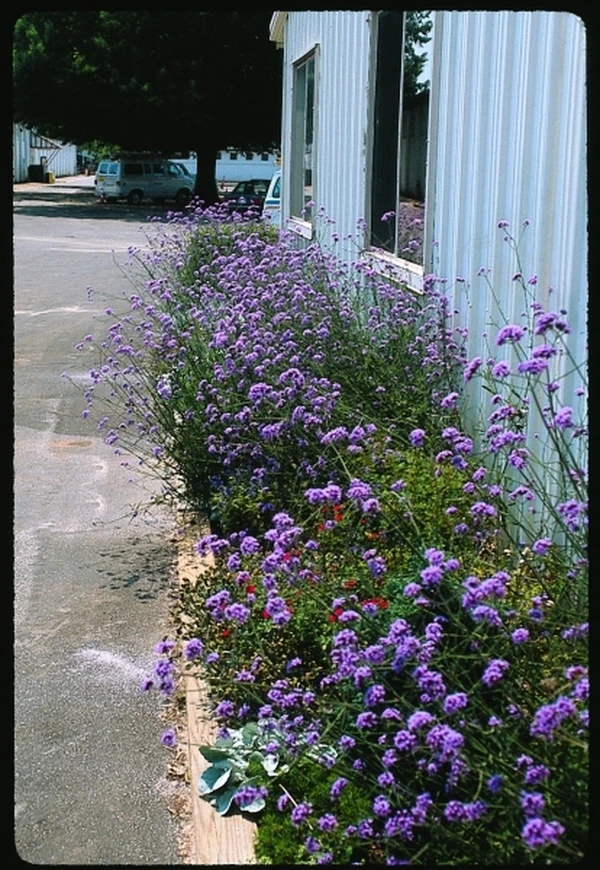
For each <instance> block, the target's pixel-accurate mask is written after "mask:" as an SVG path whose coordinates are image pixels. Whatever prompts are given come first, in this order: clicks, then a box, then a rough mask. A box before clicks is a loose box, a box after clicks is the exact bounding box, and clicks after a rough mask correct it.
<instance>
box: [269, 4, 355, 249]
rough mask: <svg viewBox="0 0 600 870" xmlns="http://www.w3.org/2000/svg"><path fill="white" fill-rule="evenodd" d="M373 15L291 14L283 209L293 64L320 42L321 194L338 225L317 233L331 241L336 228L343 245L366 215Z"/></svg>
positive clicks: (317, 174)
mask: <svg viewBox="0 0 600 870" xmlns="http://www.w3.org/2000/svg"><path fill="white" fill-rule="evenodd" d="M369 22H370V13H369V12H367V11H360V12H289V13H288V16H287V21H286V35H285V49H284V97H283V120H282V161H281V162H282V173H283V179H284V185H283V192H282V212H283V215H284V217H287V216H289V213H290V207H289V198H288V191H289V186H290V185H289V177H288V175H287V173H288V172H289V165H290V160H289V155H290V143H291V106H292V83H293V66H292V65H293V63H294V62H295V61H297V60H299V59H300V58H302V57H303V56H304V55H305V54H307V53H308V52H309V51H311V50H312V49H313V48H314V47H315V45H318V46H319V56H318V73H317V96H316V105H317V119H316V132H315V153H316V163H315V170H314V196H315V201H316V203H317V209H319V208H321V209H322V210H323V214H324V215H325V216H326V217H331V218H333V219H334V220H335V221H336V223H335V225H334V224H326V223H324V222H322V221H319V224H318V227H319V228H318V231H317V235H318V237H319V238H320V239H322V241H323V242H324V244H325V245H328V244H330V242H331V233H332V232H336V233H338V235H339V237H340V242H339V243H337V244H338V247H343V246H344V245H346V246H347V247H349V249H352V250H353V252H354V255H356V254H357V250H356V248H355V247H353V246H352V245H349V243H348V242H346V241H345V237H346V236H347V235H349V234H352V235H353V236H354V235H355V234H356V228H357V221H358V219H359V218H360V217H364V212H365V203H366V199H365V183H366V179H365V148H366V139H367V118H368V97H369V95H368V82H369V52H370V23H369Z"/></svg>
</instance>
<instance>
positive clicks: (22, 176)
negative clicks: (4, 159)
mask: <svg viewBox="0 0 600 870" xmlns="http://www.w3.org/2000/svg"><path fill="white" fill-rule="evenodd" d="M40 142H42V143H47V144H43V145H40V144H39V143H40ZM49 143H50V140H49V139H46V138H45V137H41V138H40V137H37V136H36V135H35V134H34V133H32V131H31V130H28V129H27V128H26V127H23V126H21V124H13V181H14V182H22V181H27V180H28V178H29V166H30V165H34V164H40V163H41V162H43V161H44V162H45V163H46V171H47V172H52V173H54V176H55V177H56V178H62V177H64V176H69V175H76V174H77V146H76V145H70V144H63V143H60V142H57V143H55V144H54V145H51V144H49ZM42 158H43V161H42Z"/></svg>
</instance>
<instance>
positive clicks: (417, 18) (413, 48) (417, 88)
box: [403, 10, 433, 103]
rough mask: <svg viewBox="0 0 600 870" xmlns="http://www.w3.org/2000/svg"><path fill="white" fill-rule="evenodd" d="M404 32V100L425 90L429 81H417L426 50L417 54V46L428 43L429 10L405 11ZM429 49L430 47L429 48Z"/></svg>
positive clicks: (431, 25)
mask: <svg viewBox="0 0 600 870" xmlns="http://www.w3.org/2000/svg"><path fill="white" fill-rule="evenodd" d="M405 27H406V34H405V37H404V85H403V88H404V101H405V103H406V101H407V100H410V99H412V98H413V97H415V96H417V94H420V93H423V91H425V90H427V88H428V86H429V82H422V81H419V77H420V76H421V73H422V72H423V70H424V68H425V63H426V60H427V53H428V52H427V51H425V52H423V53H422V54H418V48H422V47H423V46H426V45H428V43H429V41H430V40H431V29H432V27H433V21H432V18H431V12H430V11H426V10H421V11H419V12H407V13H406V17H405ZM428 50H430V47H429V49H428Z"/></svg>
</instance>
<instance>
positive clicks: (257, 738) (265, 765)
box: [198, 722, 287, 815]
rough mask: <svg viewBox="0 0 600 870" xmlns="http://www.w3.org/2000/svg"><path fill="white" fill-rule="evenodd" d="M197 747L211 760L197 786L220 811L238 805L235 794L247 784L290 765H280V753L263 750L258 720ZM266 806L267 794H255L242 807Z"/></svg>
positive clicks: (251, 810) (249, 810) (255, 810)
mask: <svg viewBox="0 0 600 870" xmlns="http://www.w3.org/2000/svg"><path fill="white" fill-rule="evenodd" d="M262 742H264V740H263V741H262ZM198 749H199V751H200V753H201V754H202V755H203V757H204V758H205V759H206V760H207V761H208V762H209V767H207V768H206V770H204V771H203V772H202V774H201V775H200V778H199V781H198V790H199V792H200V796H201V797H202V798H204V799H205V800H207V801H208V802H209V803H210V804H211V806H214V807H215V809H216V810H217V812H218V813H219V814H220V815H225V814H226V813H227V812H229V811H230V810H231V809H232V807H235V799H236V795H237V796H239V795H240V793H241V790H242V789H243V788H244V787H246V786H249V785H252V786H257V785H260V784H261V783H262V782H264V781H265V780H268V779H269V778H272V777H275V776H277V775H278V774H281V773H282V772H285V770H286V769H287V768H286V767H285V765H283V766H282V767H280V766H279V760H280V759H279V756H278V755H275V754H273V753H265V752H263V751H262V747H261V734H260V731H259V728H258V725H257V724H256V723H255V722H247V723H246V724H245V725H244V726H243V727H242V728H239V729H230V731H229V735H228V736H227V737H217V738H216V740H215V743H214V746H199V747H198ZM264 807H265V801H264V798H263V797H261V796H256V797H254V798H253V799H252V800H251V801H250V802H246V803H244V804H243V805H242V807H241V808H242V809H243V811H244V812H245V813H258V812H260V811H261V810H262V809H264Z"/></svg>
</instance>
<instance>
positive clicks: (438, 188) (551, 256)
mask: <svg viewBox="0 0 600 870" xmlns="http://www.w3.org/2000/svg"><path fill="white" fill-rule="evenodd" d="M435 40H436V48H435V52H436V56H435V58H434V69H433V88H432V96H433V95H434V94H435V97H434V99H433V105H432V113H431V125H430V162H429V167H428V172H429V174H428V196H427V208H428V216H429V226H428V229H429V241H430V242H433V243H435V245H434V247H433V254H432V261H431V263H430V267H431V269H432V271H434V272H435V273H436V274H437V275H440V276H442V277H444V278H446V279H448V291H449V293H450V294H451V295H452V297H453V299H454V302H455V307H456V308H457V309H458V310H459V312H460V314H459V318H460V320H461V321H462V322H463V323H465V324H466V325H467V326H468V327H469V332H470V339H469V348H470V355H471V356H476V355H481V356H485V355H484V354H483V353H482V345H483V342H482V333H483V332H484V331H486V330H487V329H488V326H489V323H490V321H493V322H495V323H496V324H498V325H503V324H504V323H505V322H509V323H517V324H519V323H523V317H522V311H523V310H524V300H523V293H522V290H521V289H520V287H519V286H518V283H517V282H516V281H513V280H512V278H513V275H514V274H515V272H517V271H518V269H517V262H516V259H515V256H514V254H513V252H511V250H510V247H509V245H508V244H507V243H506V242H505V241H504V232H502V230H500V229H498V222H499V221H508V222H509V231H510V232H511V234H513V235H514V236H516V237H517V238H518V237H521V235H522V239H521V243H520V257H521V264H522V271H523V275H524V278H525V280H526V281H527V280H528V279H529V278H530V277H532V276H533V275H535V276H537V284H536V285H535V291H536V298H537V299H538V301H540V302H541V303H542V305H544V307H547V308H548V309H550V310H553V311H557V312H558V311H559V310H560V309H561V308H564V309H566V310H567V312H568V315H567V316H568V320H569V322H570V325H571V327H572V330H573V331H572V334H571V335H570V336H569V340H570V343H571V345H572V346H573V347H574V348H575V352H576V356H577V358H578V359H579V360H585V359H586V357H587V243H588V239H587V229H586V224H587V190H586V93H585V87H586V85H585V30H584V25H583V23H582V21H581V20H580V19H579V18H577V17H576V16H575V15H573V14H571V13H567V12H556V13H555V12H541V11H540V12H537V11H535V12H521V11H519V12H511V11H501V12H487V11H486V12H479V11H468V12H438V13H436V25H435ZM524 221H530V224H529V226H527V227H526V229H524V228H523V222H524ZM482 266H483V267H486V268H489V269H490V270H491V271H490V275H489V277H490V280H491V282H492V284H493V286H494V288H495V291H496V294H497V296H498V297H499V300H500V303H501V304H500V309H502V311H503V313H504V315H505V316H506V320H505V319H504V317H503V316H502V314H501V312H500V310H499V308H498V306H496V304H495V303H494V300H493V294H492V292H491V291H490V289H489V288H488V286H487V284H486V282H485V280H484V279H483V278H482V277H477V272H478V270H479V269H480V267H482ZM457 277H460V278H462V279H464V281H465V283H463V282H459V283H455V280H454V279H456V278H457ZM532 289H533V285H532ZM493 332H494V330H490V336H491V338H493ZM494 350H496V351H497V350H498V349H497V348H494ZM571 368H572V366H571V365H570V364H569V363H568V361H567V360H566V359H565V360H564V365H563V372H567V371H568V370H569V369H571ZM579 385H580V376H579V375H578V374H577V373H575V372H573V373H572V374H570V375H569V376H568V377H566V379H565V380H564V381H563V393H562V398H563V399H564V402H565V403H566V404H568V405H572V406H574V407H575V406H576V405H577V403H578V401H581V400H577V399H575V398H574V397H573V390H574V389H575V387H578V386H579ZM559 395H560V394H559ZM472 407H473V409H474V411H475V409H478V410H479V409H481V410H485V411H486V412H487V413H489V408H488V405H487V403H486V397H485V394H482V393H481V391H479V390H475V391H474V392H473V396H472ZM531 430H532V432H533V430H538V431H539V420H536V419H535V417H532V422H531Z"/></svg>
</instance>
